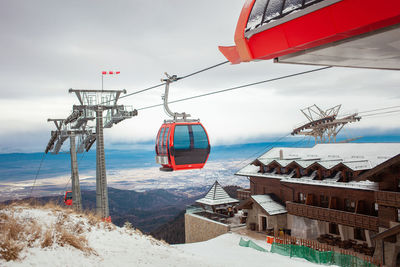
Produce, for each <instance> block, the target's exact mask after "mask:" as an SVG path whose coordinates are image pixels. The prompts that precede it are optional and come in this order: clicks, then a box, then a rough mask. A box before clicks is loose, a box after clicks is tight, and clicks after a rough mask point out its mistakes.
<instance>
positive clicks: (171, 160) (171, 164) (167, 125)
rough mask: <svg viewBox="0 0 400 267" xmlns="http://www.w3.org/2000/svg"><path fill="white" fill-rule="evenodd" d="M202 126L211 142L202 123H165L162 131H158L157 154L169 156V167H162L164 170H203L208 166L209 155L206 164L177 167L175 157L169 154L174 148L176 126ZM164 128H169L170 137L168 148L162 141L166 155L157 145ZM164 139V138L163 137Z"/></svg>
mask: <svg viewBox="0 0 400 267" xmlns="http://www.w3.org/2000/svg"><path fill="white" fill-rule="evenodd" d="M188 124H190V125H201V127H203V129H204V132H205V133H206V136H207V140H208V142H209V140H210V139H209V138H208V133H207V131H206V129H205V128H204V126H203V125H202V124H201V123H200V122H173V123H164V124H163V125H162V126H161V127H160V130H159V131H158V134H157V139H156V142H157V143H156V154H157V155H159V156H168V164H167V165H162V166H163V168H171V169H173V170H174V171H177V170H189V169H201V168H203V167H204V165H205V164H206V162H207V160H208V157H209V154H208V155H207V159H206V160H205V162H204V163H199V164H184V165H177V164H176V163H175V157H174V156H172V155H170V154H169V149H170V147H173V146H174V133H175V126H176V125H188ZM162 128H169V136H168V141H169V146H168V147H167V144H164V140H165V139H164V138H163V139H162V145H161V146H162V147H164V148H166V150H165V151H166V153H162V152H160V150H161V148H160V147H159V146H158V145H157V144H158V143H159V138H160V133H161V129H162ZM164 134H165V130H164ZM163 137H164V136H163Z"/></svg>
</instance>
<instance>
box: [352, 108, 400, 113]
mask: <svg viewBox="0 0 400 267" xmlns="http://www.w3.org/2000/svg"><path fill="white" fill-rule="evenodd" d="M393 108H400V106H392V107H386V108H377V109H371V110H364V111H360V112H358V114H361V113H369V112H374V111H380V110H386V109H393Z"/></svg>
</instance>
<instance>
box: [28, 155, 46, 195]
mask: <svg viewBox="0 0 400 267" xmlns="http://www.w3.org/2000/svg"><path fill="white" fill-rule="evenodd" d="M45 157H46V153H43V156H42V159H41V161H40V164H39V168H38V170H37V172H36V175H35V179H34V180H33V184H32V188H31V193H30V197H32V192H33V188H34V187H35V184H36V180H37V178H38V175H39V172H40V169H41V168H42V164H43V160H44V158H45Z"/></svg>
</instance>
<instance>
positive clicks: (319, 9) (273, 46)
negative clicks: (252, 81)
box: [219, 0, 400, 70]
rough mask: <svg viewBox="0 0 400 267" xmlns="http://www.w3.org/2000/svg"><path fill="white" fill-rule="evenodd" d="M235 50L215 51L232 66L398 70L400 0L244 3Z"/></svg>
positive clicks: (266, 0)
mask: <svg viewBox="0 0 400 267" xmlns="http://www.w3.org/2000/svg"><path fill="white" fill-rule="evenodd" d="M235 44H236V45H235V46H230V47H219V49H220V51H221V52H222V53H223V54H224V55H225V57H226V58H227V59H228V60H229V61H230V62H231V63H233V64H238V63H240V62H249V61H253V60H267V59H275V62H282V63H297V64H312V65H329V66H344V67H363V68H376V69H396V70H398V69H400V1H398V0H385V1H376V0H362V1H361V0H247V1H246V2H245V4H244V7H243V9H242V12H241V14H240V17H239V20H238V24H237V27H236V31H235Z"/></svg>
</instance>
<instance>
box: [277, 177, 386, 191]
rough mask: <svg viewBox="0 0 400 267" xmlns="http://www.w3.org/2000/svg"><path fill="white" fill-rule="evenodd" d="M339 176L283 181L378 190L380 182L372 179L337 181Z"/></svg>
mask: <svg viewBox="0 0 400 267" xmlns="http://www.w3.org/2000/svg"><path fill="white" fill-rule="evenodd" d="M337 180H338V178H330V179H324V180H313V179H309V178H308V177H302V178H296V179H288V178H282V179H281V182H285V183H296V184H309V185H322V186H331V187H340V188H349V189H350V188H351V189H363V190H378V183H375V182H372V181H368V180H367V181H359V182H356V181H350V182H347V183H342V182H338V181H337Z"/></svg>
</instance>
